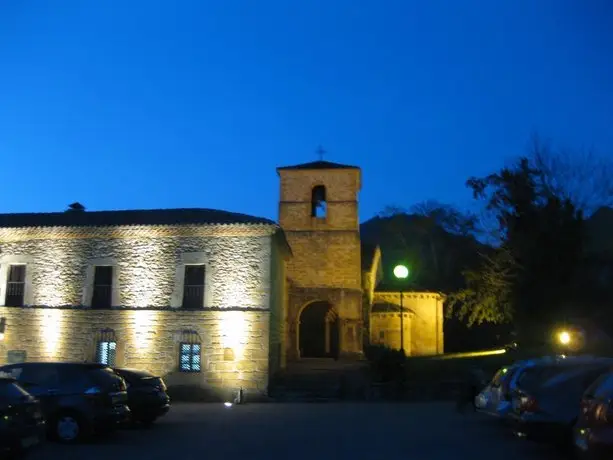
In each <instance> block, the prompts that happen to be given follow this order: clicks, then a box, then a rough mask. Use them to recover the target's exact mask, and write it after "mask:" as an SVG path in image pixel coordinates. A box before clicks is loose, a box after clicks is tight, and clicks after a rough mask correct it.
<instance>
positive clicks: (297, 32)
mask: <svg viewBox="0 0 613 460" xmlns="http://www.w3.org/2000/svg"><path fill="white" fill-rule="evenodd" d="M611 56H613V3H611V2H610V1H608V0H590V1H583V0H576V1H571V0H514V1H490V0H482V1H476V0H465V1H457V0H448V1H442V0H428V1H412V0H398V1H392V0H389V1H359V0H334V1H330V0H327V1H326V0H322V1H316V0H308V1H306V0H291V1H288V0H276V1H272V0H271V1H268V0H258V1H246V0H245V1H232V0H224V1H221V2H220V1H216V2H212V1H211V2H209V1H205V0H181V1H174V2H173V1H166V2H159V1H154V0H146V1H145V0H104V1H83V0H81V1H76V0H75V1H66V0H54V1H52V2H14V1H10V0H0V69H1V72H0V159H1V160H2V166H1V168H2V169H1V170H2V175H3V177H4V179H5V182H4V193H3V194H2V196H3V198H1V199H0V212H28V211H62V210H64V209H65V208H66V205H67V204H69V203H71V202H73V201H80V202H82V203H83V204H85V205H86V207H87V208H88V209H90V210H101V209H128V208H156V207H210V208H221V209H228V210H232V211H240V212H245V213H250V214H255V215H261V216H265V217H270V218H275V219H276V217H277V209H278V207H277V200H278V193H279V188H278V179H277V176H276V172H275V167H277V166H280V165H287V164H296V163H301V162H307V161H312V160H315V159H316V155H315V153H314V151H315V149H316V147H317V145H318V144H322V145H323V146H324V148H325V149H326V150H327V151H328V154H327V156H326V159H328V160H329V161H337V162H342V163H351V164H357V165H359V166H361V167H362V168H363V188H362V192H361V218H362V220H365V219H367V218H369V217H371V216H373V215H374V214H375V213H377V212H378V211H380V210H381V209H382V208H384V207H385V206H386V205H398V206H407V207H408V206H411V205H412V204H414V203H417V202H420V201H423V200H428V199H435V200H439V201H442V202H446V203H451V204H456V205H459V206H469V205H470V203H471V201H472V200H471V196H470V193H469V191H468V190H467V189H466V187H465V186H464V182H465V180H466V178H467V177H468V176H471V175H484V174H487V173H489V172H493V171H494V170H496V169H497V168H498V167H500V166H501V165H502V164H503V163H504V162H505V161H506V160H507V159H508V158H510V157H513V156H515V155H518V154H521V153H523V152H524V151H525V148H526V145H527V143H528V140H529V138H530V136H531V134H532V133H533V132H538V133H540V135H541V136H542V137H545V138H549V139H551V140H552V141H553V142H554V143H555V144H557V145H559V146H563V147H565V148H570V149H581V148H595V149H596V150H597V151H598V152H600V153H601V154H607V155H613V124H612V123H613V59H611ZM330 198H331V197H330Z"/></svg>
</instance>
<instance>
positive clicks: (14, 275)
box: [4, 265, 26, 307]
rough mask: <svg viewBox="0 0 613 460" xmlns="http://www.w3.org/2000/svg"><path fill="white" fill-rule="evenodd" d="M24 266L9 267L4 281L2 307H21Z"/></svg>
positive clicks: (24, 280) (23, 293) (23, 291)
mask: <svg viewBox="0 0 613 460" xmlns="http://www.w3.org/2000/svg"><path fill="white" fill-rule="evenodd" d="M25 288H26V266H25V265H10V266H9V271H8V277H7V281H6V299H5V301H4V305H8V306H11V307H22V306H23V303H24V297H25V291H26V289H25Z"/></svg>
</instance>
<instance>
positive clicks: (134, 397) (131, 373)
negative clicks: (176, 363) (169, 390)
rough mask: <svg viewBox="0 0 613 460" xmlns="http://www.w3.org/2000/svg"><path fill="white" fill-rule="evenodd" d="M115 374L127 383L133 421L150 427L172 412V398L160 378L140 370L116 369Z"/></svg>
mask: <svg viewBox="0 0 613 460" xmlns="http://www.w3.org/2000/svg"><path fill="white" fill-rule="evenodd" d="M115 372H116V373H117V374H119V375H120V376H121V377H123V379H124V380H125V381H126V383H127V387H128V406H129V407H130V411H131V413H132V420H134V421H136V422H140V423H143V424H146V425H150V424H152V423H153V422H155V420H156V419H157V418H158V417H161V416H162V415H164V414H166V413H167V412H168V411H169V410H170V398H169V397H168V394H166V385H165V384H164V381H163V380H162V379H161V378H160V377H157V376H155V375H153V374H151V373H149V372H147V371H143V370H138V369H115Z"/></svg>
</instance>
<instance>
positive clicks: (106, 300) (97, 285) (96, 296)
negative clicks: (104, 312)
mask: <svg viewBox="0 0 613 460" xmlns="http://www.w3.org/2000/svg"><path fill="white" fill-rule="evenodd" d="M112 298H113V267H112V266H110V265H102V266H97V267H94V291H93V294H92V307H93V308H111V303H112Z"/></svg>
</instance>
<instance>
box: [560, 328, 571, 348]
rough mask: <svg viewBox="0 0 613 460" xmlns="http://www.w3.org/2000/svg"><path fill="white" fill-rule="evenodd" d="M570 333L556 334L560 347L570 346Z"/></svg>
mask: <svg viewBox="0 0 613 460" xmlns="http://www.w3.org/2000/svg"><path fill="white" fill-rule="evenodd" d="M570 340H571V337H570V332H568V331H560V332H558V341H559V342H560V343H561V344H562V345H568V344H570Z"/></svg>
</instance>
